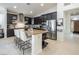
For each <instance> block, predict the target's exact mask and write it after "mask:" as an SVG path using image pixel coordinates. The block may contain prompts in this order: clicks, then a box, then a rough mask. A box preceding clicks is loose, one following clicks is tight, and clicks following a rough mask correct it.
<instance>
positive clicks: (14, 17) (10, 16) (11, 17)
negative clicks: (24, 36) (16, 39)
mask: <svg viewBox="0 0 79 59" xmlns="http://www.w3.org/2000/svg"><path fill="white" fill-rule="evenodd" d="M13 20H17V15H15V14H10V13H7V37H11V36H14V29H9V26H10V25H11V24H12V21H13Z"/></svg>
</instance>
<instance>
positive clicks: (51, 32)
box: [46, 19, 57, 40]
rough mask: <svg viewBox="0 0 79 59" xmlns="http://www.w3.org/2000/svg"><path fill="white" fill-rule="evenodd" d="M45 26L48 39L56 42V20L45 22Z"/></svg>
mask: <svg viewBox="0 0 79 59" xmlns="http://www.w3.org/2000/svg"><path fill="white" fill-rule="evenodd" d="M46 26H47V30H48V34H47V36H48V38H50V39H54V40H56V39H57V26H56V20H55V19H52V20H47V21H46Z"/></svg>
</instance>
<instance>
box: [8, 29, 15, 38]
mask: <svg viewBox="0 0 79 59" xmlns="http://www.w3.org/2000/svg"><path fill="white" fill-rule="evenodd" d="M11 36H14V30H13V29H7V37H11Z"/></svg>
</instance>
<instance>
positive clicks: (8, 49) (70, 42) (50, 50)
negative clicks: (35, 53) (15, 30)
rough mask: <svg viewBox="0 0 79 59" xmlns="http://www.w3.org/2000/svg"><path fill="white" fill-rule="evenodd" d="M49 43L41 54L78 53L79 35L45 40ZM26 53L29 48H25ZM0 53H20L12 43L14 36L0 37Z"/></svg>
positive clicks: (28, 51) (28, 52)
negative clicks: (60, 39) (63, 38)
mask: <svg viewBox="0 0 79 59" xmlns="http://www.w3.org/2000/svg"><path fill="white" fill-rule="evenodd" d="M46 41H47V42H48V43H49V44H48V46H47V47H46V48H44V49H43V52H42V53H41V55H79V35H72V37H71V38H69V37H68V38H65V40H64V41H59V40H50V39H47V40H46ZM25 54H26V55H29V54H30V49H28V50H26V52H25ZM0 55H22V51H20V50H19V49H18V48H17V46H16V45H15V44H14V37H10V38H7V39H0Z"/></svg>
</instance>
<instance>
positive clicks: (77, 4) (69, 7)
mask: <svg viewBox="0 0 79 59" xmlns="http://www.w3.org/2000/svg"><path fill="white" fill-rule="evenodd" d="M76 8H79V3H71V4H70V5H68V6H64V8H63V10H64V11H68V10H72V9H76Z"/></svg>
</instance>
